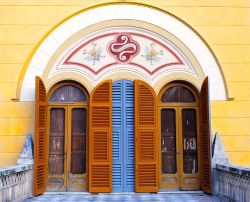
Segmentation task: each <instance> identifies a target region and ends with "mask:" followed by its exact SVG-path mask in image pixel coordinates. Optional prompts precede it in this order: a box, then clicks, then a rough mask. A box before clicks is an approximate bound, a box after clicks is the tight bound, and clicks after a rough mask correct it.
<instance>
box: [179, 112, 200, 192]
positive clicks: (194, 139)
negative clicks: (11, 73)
mask: <svg viewBox="0 0 250 202" xmlns="http://www.w3.org/2000/svg"><path fill="white" fill-rule="evenodd" d="M198 112H199V110H198V107H188V108H187V107H182V108H180V109H179V127H180V129H179V136H180V138H179V139H180V140H179V148H180V151H179V153H180V169H179V175H180V189H182V190H198V189H200V185H201V182H200V180H201V179H200V177H201V171H200V170H201V169H200V168H201V163H200V137H199V135H198V134H199V124H198V123H199V121H198V120H199V113H198Z"/></svg>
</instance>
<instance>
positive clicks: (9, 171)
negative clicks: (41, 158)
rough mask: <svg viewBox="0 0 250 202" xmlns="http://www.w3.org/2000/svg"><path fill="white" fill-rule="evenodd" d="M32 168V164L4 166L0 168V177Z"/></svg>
mask: <svg viewBox="0 0 250 202" xmlns="http://www.w3.org/2000/svg"><path fill="white" fill-rule="evenodd" d="M32 169H33V164H27V165H15V166H9V167H6V168H0V178H2V177H4V176H8V175H11V174H15V173H19V172H24V171H27V170H32Z"/></svg>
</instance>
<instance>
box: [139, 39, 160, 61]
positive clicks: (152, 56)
mask: <svg viewBox="0 0 250 202" xmlns="http://www.w3.org/2000/svg"><path fill="white" fill-rule="evenodd" d="M144 52H145V55H142V57H144V58H145V59H146V61H147V62H150V64H151V65H153V62H158V61H161V60H162V58H163V57H162V56H163V55H164V51H163V50H161V49H159V50H158V47H156V44H155V43H151V44H150V45H149V46H146V47H145V48H144Z"/></svg>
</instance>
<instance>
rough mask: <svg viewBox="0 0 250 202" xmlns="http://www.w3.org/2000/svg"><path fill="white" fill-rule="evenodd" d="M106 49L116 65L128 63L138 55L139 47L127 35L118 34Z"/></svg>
mask: <svg viewBox="0 0 250 202" xmlns="http://www.w3.org/2000/svg"><path fill="white" fill-rule="evenodd" d="M107 49H108V53H109V54H110V55H111V56H112V57H113V58H114V59H115V60H116V61H117V62H118V63H129V62H130V61H131V60H132V59H133V58H134V57H135V56H136V55H138V53H139V50H140V46H139V44H138V43H137V42H136V41H135V40H133V39H132V37H131V36H130V35H129V34H128V33H120V34H117V35H116V36H115V39H114V40H113V41H111V42H110V43H109V44H108V46H107Z"/></svg>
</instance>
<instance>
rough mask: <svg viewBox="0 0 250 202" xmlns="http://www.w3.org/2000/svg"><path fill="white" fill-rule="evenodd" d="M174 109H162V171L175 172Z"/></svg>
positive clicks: (164, 172)
mask: <svg viewBox="0 0 250 202" xmlns="http://www.w3.org/2000/svg"><path fill="white" fill-rule="evenodd" d="M175 116H176V115H175V110H174V109H163V110H162V111H161V156H162V158H161V159H162V164H161V165H162V173H163V174H175V173H176V172H177V163H176V121H175V120H176V119H175Z"/></svg>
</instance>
